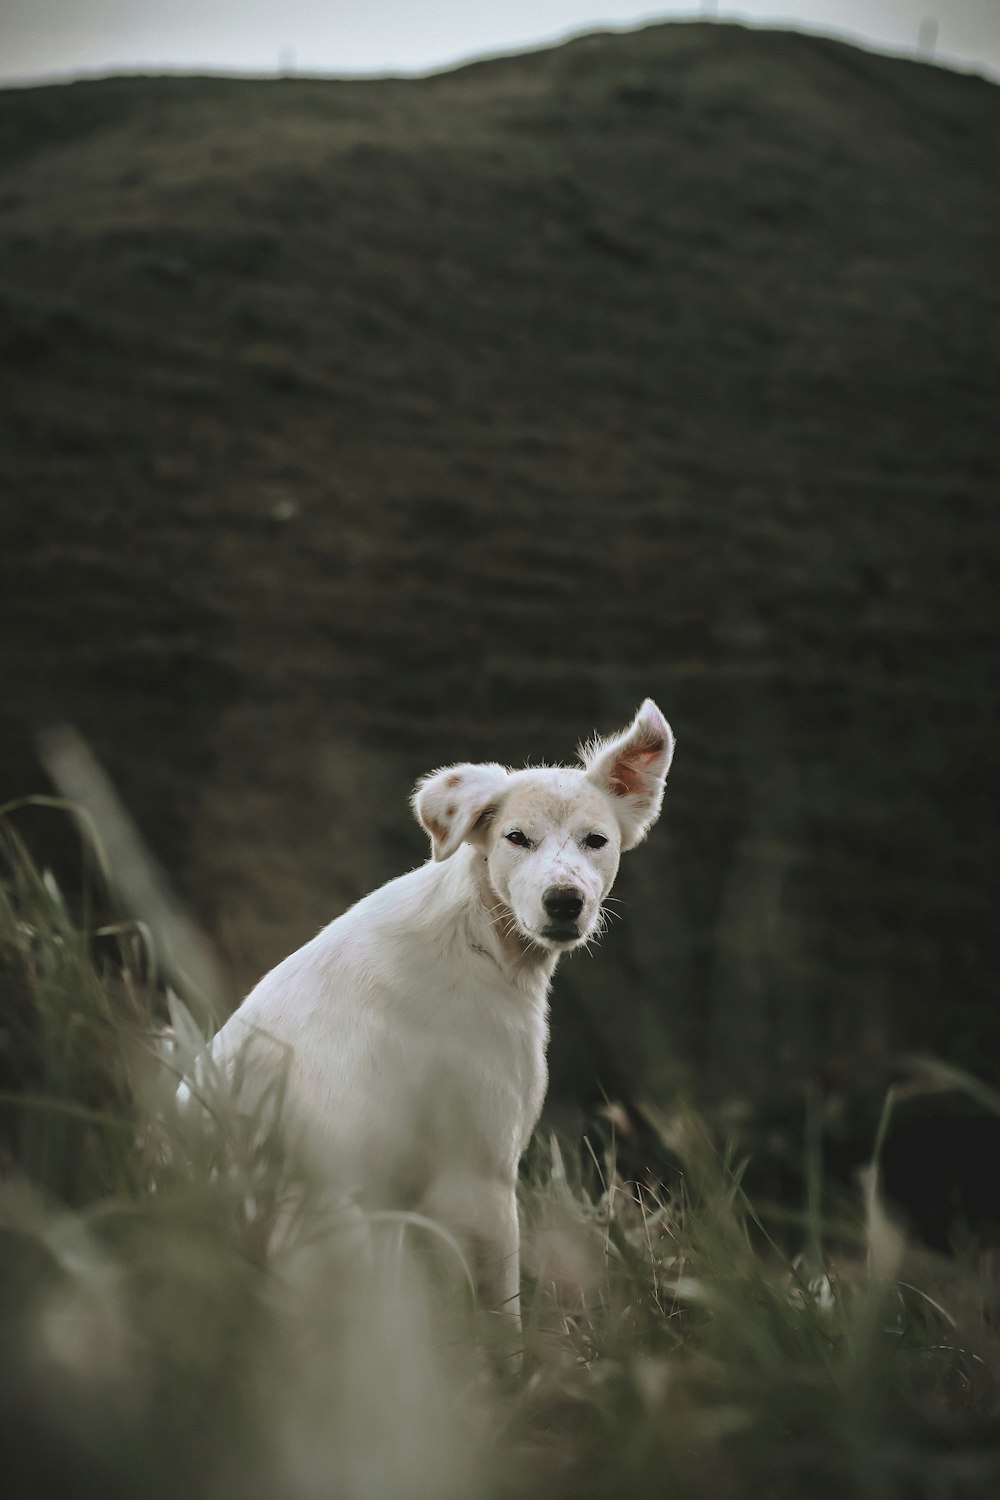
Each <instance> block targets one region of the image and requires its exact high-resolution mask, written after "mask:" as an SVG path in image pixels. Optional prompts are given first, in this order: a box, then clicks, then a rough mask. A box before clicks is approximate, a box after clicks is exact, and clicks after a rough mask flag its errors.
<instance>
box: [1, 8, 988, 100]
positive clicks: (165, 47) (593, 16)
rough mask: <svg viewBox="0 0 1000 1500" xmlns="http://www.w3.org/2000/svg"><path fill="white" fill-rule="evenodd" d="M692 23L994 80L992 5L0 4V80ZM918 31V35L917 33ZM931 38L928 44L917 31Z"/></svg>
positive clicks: (415, 60) (447, 54)
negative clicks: (841, 45)
mask: <svg viewBox="0 0 1000 1500" xmlns="http://www.w3.org/2000/svg"><path fill="white" fill-rule="evenodd" d="M699 15H707V16H717V17H718V18H719V19H720V20H739V21H749V22H753V23H755V24H761V25H772V26H790V27H799V28H802V29H805V30H810V31H819V32H823V33H826V34H828V35H835V36H841V37H847V38H848V39H850V40H854V41H860V42H862V43H865V44H867V45H869V46H874V47H878V48H881V49H884V50H887V51H893V52H906V53H916V52H921V51H922V52H923V54H924V55H925V56H926V55H927V53H928V50H929V49H930V50H934V51H935V53H936V56H937V58H938V59H939V60H940V61H943V62H944V61H947V62H952V63H955V64H956V65H957V66H960V67H964V68H969V69H973V70H975V71H978V72H982V73H987V74H989V75H991V76H992V77H994V78H996V79H997V80H1000V0H784V3H782V0H778V3H777V4H775V3H773V0H771V3H769V0H664V3H663V4H661V5H658V6H650V5H645V6H644V5H636V4H634V3H629V0H239V3H235V0H214V3H213V0H155V3H154V0H0V82H7V83H10V82H16V81H28V80H33V79H44V78H54V77H59V78H65V77H69V76H73V75H76V74H80V73H106V72H121V71H157V70H164V69H169V70H180V71H182V72H195V71H211V72H216V71H225V72H230V71H233V72H262V73H274V72H276V71H279V70H284V71H287V70H290V69H293V68H294V69H295V70H297V71H301V72H305V73H341V74H343V73H388V72H404V73H419V72H426V71H429V70H432V69H434V68H440V67H445V66H447V65H449V64H451V63H454V62H457V61H459V60H465V59H467V58H470V57H475V56H482V55H484V54H487V53H493V52H519V51H524V50H526V49H527V48H529V47H534V46H540V45H542V44H544V43H547V42H552V41H556V40H559V39H561V38H563V37H566V36H568V35H572V34H574V33H577V32H581V31H588V30H596V29H599V28H602V27H626V26H634V25H637V24H640V23H642V22H645V21H652V20H672V19H673V20H679V19H683V18H691V17H695V16H699ZM922 27H923V28H925V30H924V35H923V38H921V28H922ZM935 28H936V37H935V38H934V40H933V41H932V40H931V36H930V35H928V32H931V33H933V32H934V29H935Z"/></svg>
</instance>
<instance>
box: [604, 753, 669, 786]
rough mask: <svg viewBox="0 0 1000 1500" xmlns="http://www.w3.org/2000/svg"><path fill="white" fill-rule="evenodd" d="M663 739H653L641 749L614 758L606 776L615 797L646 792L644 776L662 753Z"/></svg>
mask: <svg viewBox="0 0 1000 1500" xmlns="http://www.w3.org/2000/svg"><path fill="white" fill-rule="evenodd" d="M663 747H664V742H663V740H653V741H652V742H651V743H650V744H648V745H644V746H643V747H642V749H641V750H630V751H629V752H628V754H627V755H623V756H622V758H621V760H616V761H615V763H614V765H613V767H612V768H611V775H610V777H609V778H608V780H609V782H610V786H611V790H612V792H613V793H614V794H615V796H616V797H636V796H639V795H640V794H642V793H644V792H646V790H647V786H646V777H647V776H648V775H649V772H650V769H651V767H652V764H653V762H654V761H655V760H656V759H657V758H658V756H660V755H662V754H663Z"/></svg>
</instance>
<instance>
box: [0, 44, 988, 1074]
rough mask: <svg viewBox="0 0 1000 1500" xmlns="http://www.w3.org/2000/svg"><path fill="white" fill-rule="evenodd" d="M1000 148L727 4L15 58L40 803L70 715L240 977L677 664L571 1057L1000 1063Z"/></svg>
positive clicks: (565, 1057)
mask: <svg viewBox="0 0 1000 1500" xmlns="http://www.w3.org/2000/svg"><path fill="white" fill-rule="evenodd" d="M998 146H1000V92H998V90H997V89H996V88H995V87H993V86H991V85H989V84H987V83H985V82H983V81H981V80H978V79H976V78H968V77H961V76H958V75H953V74H950V73H947V72H944V71H940V70H937V69H934V68H928V67H923V66H918V65H916V64H911V63H907V62H902V61H896V60H889V59H886V58H880V57H874V56H869V55H867V54H864V53H861V52H858V51H854V50H852V49H850V48H847V47H844V46H841V45H837V44H834V43H832V42H825V41H819V40H816V39H811V38H807V37H801V36H791V35H784V34H780V33H761V32H754V31H745V30H742V29H739V28H735V27H728V26H697V25H685V26H678V25H670V26H661V27H655V28H651V29H649V30H646V31H643V32H639V33H636V34H632V35H615V36H598V37H591V38H586V39H582V40H579V41H576V42H573V43H571V44H569V45H567V46H564V47H560V48H557V49H554V50H551V51H546V52H541V53H537V54H533V55H531V56H527V57H519V58H510V59H503V60H499V61H490V62H486V63H482V64H479V65H476V66H473V67H468V68H464V69H462V70H460V71H458V72H455V73H451V74H446V75H442V76H439V77H435V78H431V79H426V80H422V81H402V82H400V81H384V82H350V83H347V82H319V81H309V80H306V79H286V80H282V81H276V82H263V81H260V82H235V81H225V82H224V81H218V80H207V79H197V78H188V79H178V78H173V79H141V78H140V79H118V80H110V81H106V82H99V83H86V84H75V85H72V86H68V87H58V88H44V89H34V90H25V91H16V92H7V93H5V94H0V350H2V353H3V375H2V397H0V401H2V406H0V423H2V426H0V482H2V486H3V520H2V528H3V535H2V546H0V674H2V676H0V800H2V797H3V796H5V795H8V794H9V795H13V794H15V793H19V792H24V791H29V790H36V789H38V787H39V785H40V783H41V774H40V772H39V770H38V768H37V765H36V763H35V760H34V755H33V749H32V746H33V737H34V734H35V732H36V730H37V728H38V726H40V725H43V724H46V723H50V722H52V721H59V720H70V721H72V722H74V723H75V724H76V725H77V726H78V727H79V728H80V730H81V731H82V732H83V733H84V734H85V735H86V736H87V738H88V739H89V740H90V741H91V743H92V745H93V746H94V748H95V750H96V751H97V753H98V755H99V756H100V757H101V759H102V760H103V762H104V763H105V765H106V766H107V768H108V769H109V771H110V772H111V774H112V775H113V777H114V778H115V780H116V782H117V784H118V786H119V788H120V790H121V792H122V794H123V796H124V798H125V800H126V802H127V803H128V805H129V806H130V808H131V809H132V810H133V811H134V813H135V815H136V816H137V818H138V821H139V823H140V825H141V827H142V829H143V831H144V832H145V834H146V836H147V838H148V839H149V841H150V843H151V845H152V847H153V848H154V850H155V851H156V852H157V853H158V854H160V856H161V857H162V858H163V860H164V861H165V863H166V865H167V867H168V869H169V870H170V872H171V874H172V876H173V878H174V880H175V881H176V883H177V884H178V886H179V887H180V888H181V890H182V891H183V892H184V894H185V895H186V896H187V897H188V899H189V900H190V901H191V903H192V905H193V906H194V908H195V909H196V910H197V912H198V913H199V914H200V915H201V916H202V919H203V920H204V922H205V923H206V925H207V926H209V928H210V929H211V931H212V932H213V934H214V935H215V937H216V938H217V940H218V941H219V944H220V947H221V949H222V951H223V953H224V954H225V955H226V956H227V958H228V959H229V961H230V962H231V964H232V965H233V967H234V969H235V971H236V974H237V976H238V982H239V983H240V984H243V983H246V982H247V981H249V979H251V978H252V977H253V976H254V975H255V974H256V973H257V972H259V971H260V969H261V968H262V967H264V966H265V965H267V964H268V963H270V962H271V961H272V960H274V959H275V958H276V957H277V956H278V955H280V954H281V953H282V952H283V951H285V950H287V948H288V947H289V946H291V945H293V944H294V943H296V942H297V941H299V940H300V939H302V938H303V937H304V936H306V935H307V934H309V933H310V932H312V931H313V930H315V928H316V927H317V926H318V925H319V924H320V923H321V922H322V921H324V920H326V919H327V918H328V917H329V916H331V915H333V914H335V913H336V912H337V911H338V910H339V909H341V908H342V907H343V905H344V904H346V903H347V902H348V901H349V900H351V899H353V898H354V897H356V896H357V895H359V894H361V893H362V892H363V891H364V890H365V889H367V888H368V887H369V886H370V885H371V884H372V883H374V882H376V881H378V880H380V879H383V878H385V877H386V876H388V875H389V874H392V873H395V872H397V871H399V870H400V869H402V868H404V867H405V866H407V865H408V864H410V863H413V862H415V861H416V860H418V859H419V858H421V857H422V855H423V849H422V843H421V838H420V835H419V833H418V830H417V829H416V827H415V826H414V825H412V824H411V822H410V821H409V819H408V814H407V811H406V797H407V794H408V791H409V788H410V786H411V784H412V782H413V780H414V779H415V777H416V776H417V775H418V774H419V773H421V772H423V771H424V770H427V769H429V768H430V767H432V766H434V765H437V764H440V763H441V762H443V761H446V760H450V759H458V758H470V757H477V756H483V757H487V758H490V759H496V758H499V759H505V760H508V761H511V762H514V763H516V762H518V761H519V760H522V759H524V758H526V757H533V758H550V759H551V758H557V759H558V758H565V757H566V756H567V755H568V754H569V752H570V751H571V750H572V747H573V744H574V743H575V740H576V739H577V738H579V737H581V736H583V735H585V734H587V733H588V732H590V731H591V730H592V729H593V728H595V727H597V728H600V729H602V730H610V729H612V728H615V727H616V726H617V725H618V724H619V723H621V722H623V721H624V720H625V719H626V718H627V716H628V715H629V714H630V713H631V711H632V710H633V709H634V707H635V705H636V704H637V702H638V701H639V700H640V699H641V698H642V697H643V696H644V695H645V694H646V693H650V694H652V695H653V696H655V697H656V698H657V700H658V701H659V702H660V704H661V705H662V707H663V708H664V709H665V711H666V712H667V714H668V716H669V717H670V718H671V720H672V722H673V724H674V727H675V730H676V731H677V734H678V739H679V749H678V754H677V758H676V761H675V767H674V771H673V775H672V781H671V788H670V792H669V795H668V808H667V812H666V814H665V818H664V821H663V824H662V825H661V827H660V828H659V829H657V831H656V832H655V834H654V836H653V837H652V839H651V840H650V843H649V845H648V846H647V847H646V848H644V849H643V850H642V851H640V852H639V853H637V854H636V855H635V856H633V857H632V858H631V859H630V861H629V862H628V864H627V865H626V867H625V868H624V869H623V874H622V877H621V882H620V887H619V891H618V894H619V895H621V896H622V897H623V898H624V899H625V901H626V903H627V905H626V907H625V920H624V921H623V922H622V923H620V924H618V926H617V928H616V930H615V931H614V932H613V933H612V934H611V935H609V937H608V939H607V941H606V944H605V948H604V951H603V953H602V954H601V955H599V956H598V957H597V958H596V959H592V960H586V959H578V960H575V961H574V962H572V963H571V964H568V965H567V966H566V967H565V969H564V971H563V972H562V974H561V976H560V981H559V988H558V994H557V1004H556V1017H555V1056H554V1069H555V1075H556V1078H557V1080H559V1081H560V1083H561V1085H562V1086H564V1087H565V1088H568V1089H574V1090H580V1091H586V1090H588V1089H589V1088H590V1087H591V1079H592V1075H593V1073H594V1072H595V1071H600V1073H601V1076H602V1079H603V1080H604V1082H605V1083H606V1085H607V1087H609V1088H610V1089H612V1090H613V1089H615V1088H617V1087H618V1086H619V1083H620V1079H619V1076H618V1073H617V1071H616V1070H624V1071H625V1072H627V1073H629V1074H632V1075H639V1076H642V1075H643V1074H645V1077H646V1081H649V1073H650V1070H651V1069H652V1068H653V1066H654V1065H653V1064H651V1063H650V1062H649V1058H650V1057H656V1058H659V1057H661V1056H662V1052H661V1050H660V1049H659V1048H658V1046H657V1041H658V1038H660V1037H661V1036H662V1034H663V1033H664V1031H665V1032H666V1034H667V1035H668V1036H669V1037H670V1038H671V1039H672V1041H673V1044H674V1045H675V1047H676V1048H677V1049H678V1051H679V1052H680V1054H681V1056H682V1057H683V1058H685V1059H687V1060H690V1061H694V1062H696V1063H699V1064H703V1065H707V1066H708V1068H709V1070H710V1072H711V1075H712V1076H713V1077H714V1078H721V1077H722V1076H724V1075H727V1074H732V1073H736V1074H746V1073H749V1074H751V1075H752V1076H753V1077H754V1078H755V1079H756V1080H757V1081H758V1083H761V1084H762V1083H763V1082H764V1081H765V1080H766V1079H768V1078H769V1077H770V1076H771V1075H772V1073H773V1070H774V1069H775V1068H778V1069H779V1070H787V1069H788V1067H789V1065H790V1064H792V1063H802V1064H805V1065H807V1066H809V1067H817V1066H818V1065H819V1064H820V1061H821V1060H823V1059H825V1060H826V1065H827V1067H828V1069H829V1070H831V1071H832V1073H833V1074H834V1075H835V1076H842V1075H843V1074H844V1073H845V1072H850V1071H851V1070H852V1069H854V1068H856V1067H857V1066H858V1065H859V1059H861V1058H863V1057H867V1058H869V1059H873V1060H876V1061H877V1059H878V1058H879V1057H880V1056H881V1055H882V1053H883V1052H884V1049H886V1048H887V1047H890V1046H897V1045H905V1046H907V1047H933V1048H936V1049H938V1050H939V1051H943V1052H945V1053H946V1054H948V1055H950V1056H953V1057H956V1058H958V1059H960V1060H962V1061H965V1062H967V1063H969V1062H971V1063H973V1064H975V1065H976V1066H980V1067H986V1068H987V1069H992V1071H993V1073H994V1074H996V1073H997V1071H998V1068H1000V1053H998V1051H997V1049H998V1047H1000V1029H998V1028H997V1027H996V1026H995V1023H994V1021H993V1020H992V1019H991V1017H992V1016H993V1015H994V1014H995V1010H994V995H995V976H996V973H997V969H998V957H1000V953H998V946H1000V945H998V941H997V937H996V919H995V914H994V910H993V908H994V905H995V897H994V887H995V881H996V873H997V855H998V845H1000V831H998V826H997V816H996V814H997V805H998V803H997V791H998V772H997V755H998V751H997V743H998V741H997V730H998V724H997V709H996V700H997V686H998V682H997V677H998V669H997V645H998V642H997V629H996V626H997V604H996V590H997V584H996V577H997V562H998V553H1000V516H998V513H997V492H996V478H997V456H998V442H997V413H998V410H1000V353H998V349H1000V344H998V332H1000V279H998V277H997V270H996V268H997V266H998V265H1000V232H998V230H1000V214H998V194H997V186H996V162H997V159H998V154H997V153H998ZM581 1018H582V1019H581ZM659 1065H660V1064H659V1063H657V1064H656V1065H655V1066H659Z"/></svg>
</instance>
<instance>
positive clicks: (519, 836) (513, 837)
mask: <svg viewBox="0 0 1000 1500" xmlns="http://www.w3.org/2000/svg"><path fill="white" fill-rule="evenodd" d="M504 838H505V839H506V840H507V842H508V844H516V845H517V847H518V848H519V849H530V848H531V840H530V839H529V838H528V836H527V834H524V833H522V832H521V830H520V828H512V829H511V831H510V833H506V834H504Z"/></svg>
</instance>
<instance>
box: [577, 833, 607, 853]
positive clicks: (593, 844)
mask: <svg viewBox="0 0 1000 1500" xmlns="http://www.w3.org/2000/svg"><path fill="white" fill-rule="evenodd" d="M607 842H608V841H607V839H606V838H605V837H604V834H603V833H588V834H587V837H586V838H585V839H584V841H583V845H584V848H585V849H603V848H604V846H605V844H606V843H607Z"/></svg>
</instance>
